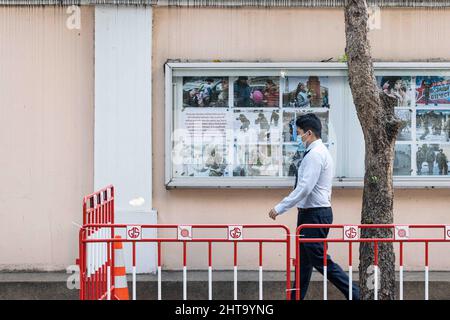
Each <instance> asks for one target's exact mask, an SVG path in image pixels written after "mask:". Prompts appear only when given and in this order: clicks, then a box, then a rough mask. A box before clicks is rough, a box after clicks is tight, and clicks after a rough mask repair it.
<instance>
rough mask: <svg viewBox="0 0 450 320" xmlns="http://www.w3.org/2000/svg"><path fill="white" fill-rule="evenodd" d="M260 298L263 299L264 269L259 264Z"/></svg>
mask: <svg viewBox="0 0 450 320" xmlns="http://www.w3.org/2000/svg"><path fill="white" fill-rule="evenodd" d="M259 300H263V269H262V266H259Z"/></svg>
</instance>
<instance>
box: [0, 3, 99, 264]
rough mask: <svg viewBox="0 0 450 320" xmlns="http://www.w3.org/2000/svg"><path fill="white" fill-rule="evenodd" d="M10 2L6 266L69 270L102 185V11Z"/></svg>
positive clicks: (0, 71)
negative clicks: (97, 140) (85, 215)
mask: <svg viewBox="0 0 450 320" xmlns="http://www.w3.org/2000/svg"><path fill="white" fill-rule="evenodd" d="M65 10H66V8H62V7H45V8H44V7H20V8H19V7H0V150H1V151H0V153H1V156H0V269H42V270H52V269H64V268H66V267H67V266H68V265H69V264H74V259H75V258H76V256H77V255H78V249H77V243H78V238H77V237H78V232H77V229H78V228H77V227H76V226H74V225H73V224H72V221H75V222H78V223H80V222H81V199H82V196H83V195H84V194H86V193H88V192H91V191H92V188H93V141H94V140H93V132H94V131H93V129H94V127H93V125H94V108H93V105H94V102H93V101H94V100H93V98H94V95H93V94H94V77H93V75H94V68H93V62H94V59H93V58H94V51H93V48H94V43H93V18H94V14H93V13H94V10H93V8H86V7H83V8H82V11H81V23H82V24H81V30H69V29H67V28H66V19H67V18H68V15H67V14H66V12H65Z"/></svg>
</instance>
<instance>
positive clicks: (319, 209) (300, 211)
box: [298, 207, 331, 213]
mask: <svg viewBox="0 0 450 320" xmlns="http://www.w3.org/2000/svg"><path fill="white" fill-rule="evenodd" d="M324 209H331V207H317V208H298V212H299V213H314V212H317V211H321V210H324Z"/></svg>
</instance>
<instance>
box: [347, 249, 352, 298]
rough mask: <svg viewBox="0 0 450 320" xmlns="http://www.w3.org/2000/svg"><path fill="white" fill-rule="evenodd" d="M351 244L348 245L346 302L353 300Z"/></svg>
mask: <svg viewBox="0 0 450 320" xmlns="http://www.w3.org/2000/svg"><path fill="white" fill-rule="evenodd" d="M352 254H353V252H352V243H351V242H349V243H348V300H353V267H352V258H353V257H352Z"/></svg>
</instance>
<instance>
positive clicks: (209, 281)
mask: <svg viewBox="0 0 450 320" xmlns="http://www.w3.org/2000/svg"><path fill="white" fill-rule="evenodd" d="M208 299H209V300H212V267H211V266H209V267H208Z"/></svg>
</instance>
